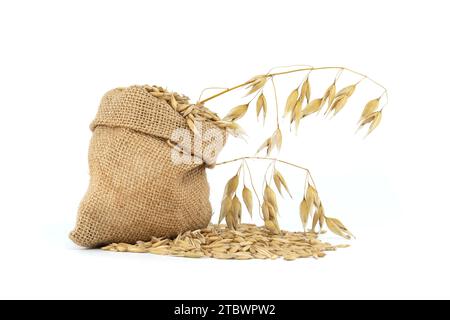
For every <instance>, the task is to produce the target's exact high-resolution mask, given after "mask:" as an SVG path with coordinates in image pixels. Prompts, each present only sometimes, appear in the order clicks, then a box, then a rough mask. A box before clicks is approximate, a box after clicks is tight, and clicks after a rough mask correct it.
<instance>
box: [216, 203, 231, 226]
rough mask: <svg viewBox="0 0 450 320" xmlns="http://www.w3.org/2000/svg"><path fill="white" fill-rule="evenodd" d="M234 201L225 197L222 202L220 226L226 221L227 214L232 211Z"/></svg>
mask: <svg viewBox="0 0 450 320" xmlns="http://www.w3.org/2000/svg"><path fill="white" fill-rule="evenodd" d="M231 204H232V200H231V197H228V196H225V197H224V198H223V200H222V205H221V207H220V216H219V224H220V223H221V222H222V221H223V219H225V217H226V216H227V213H228V212H230V211H231Z"/></svg>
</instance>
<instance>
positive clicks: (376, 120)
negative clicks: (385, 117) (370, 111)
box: [367, 111, 381, 135]
mask: <svg viewBox="0 0 450 320" xmlns="http://www.w3.org/2000/svg"><path fill="white" fill-rule="evenodd" d="M380 122H381V111H377V112H375V116H374V119H373V121H372V123H371V124H370V127H369V132H367V135H369V134H371V133H372V131H373V130H375V129H376V128H377V127H378V125H379V124H380Z"/></svg>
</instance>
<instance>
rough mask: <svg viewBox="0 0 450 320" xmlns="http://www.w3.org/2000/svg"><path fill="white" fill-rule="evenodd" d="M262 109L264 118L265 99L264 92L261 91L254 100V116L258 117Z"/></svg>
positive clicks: (264, 117)
mask: <svg viewBox="0 0 450 320" xmlns="http://www.w3.org/2000/svg"><path fill="white" fill-rule="evenodd" d="M261 110H262V111H263V119H264V120H265V119H266V115H267V101H266V97H265V96H264V93H261V94H260V95H259V97H258V100H257V101H256V118H259V114H260V113H261Z"/></svg>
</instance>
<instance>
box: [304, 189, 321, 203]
mask: <svg viewBox="0 0 450 320" xmlns="http://www.w3.org/2000/svg"><path fill="white" fill-rule="evenodd" d="M305 200H306V202H307V203H308V207H310V208H311V206H312V205H313V204H315V205H318V204H319V203H320V200H319V194H318V193H317V190H316V188H314V187H313V186H312V185H310V184H309V183H308V188H307V189H306V194H305Z"/></svg>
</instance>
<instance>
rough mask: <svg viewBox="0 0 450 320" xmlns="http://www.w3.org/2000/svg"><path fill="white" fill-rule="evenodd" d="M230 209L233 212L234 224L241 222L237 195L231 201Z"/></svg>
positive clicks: (240, 208)
mask: <svg viewBox="0 0 450 320" xmlns="http://www.w3.org/2000/svg"><path fill="white" fill-rule="evenodd" d="M231 211H232V212H233V220H234V221H235V223H236V225H238V224H240V223H241V219H242V205H241V201H240V200H239V198H238V197H237V196H234V198H233V201H232V203H231Z"/></svg>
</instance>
